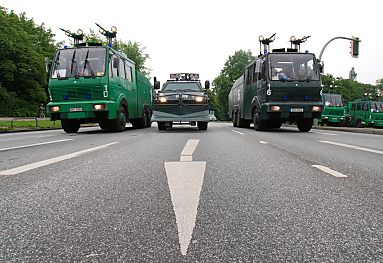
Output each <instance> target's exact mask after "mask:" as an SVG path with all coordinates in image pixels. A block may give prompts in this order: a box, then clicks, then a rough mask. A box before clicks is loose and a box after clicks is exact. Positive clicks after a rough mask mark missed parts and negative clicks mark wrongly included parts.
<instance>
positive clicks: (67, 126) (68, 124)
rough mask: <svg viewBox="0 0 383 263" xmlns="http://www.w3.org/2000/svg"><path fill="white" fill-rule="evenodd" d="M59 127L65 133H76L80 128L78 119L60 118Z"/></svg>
mask: <svg viewBox="0 0 383 263" xmlns="http://www.w3.org/2000/svg"><path fill="white" fill-rule="evenodd" d="M61 127H62V128H63V130H64V131H65V132H66V133H76V132H78V130H79V129H80V120H65V119H64V120H61Z"/></svg>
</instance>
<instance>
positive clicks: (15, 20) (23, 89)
mask: <svg viewBox="0 0 383 263" xmlns="http://www.w3.org/2000/svg"><path fill="white" fill-rule="evenodd" d="M53 37H54V35H53V34H52V32H51V30H50V29H45V26H44V24H42V25H36V24H35V23H34V21H33V19H28V18H27V17H26V15H25V13H23V14H20V15H17V14H15V13H14V12H13V11H10V12H8V10H7V9H5V8H3V7H0V57H1V60H0V86H1V88H0V98H1V101H3V99H4V103H1V105H0V115H15V116H36V114H37V109H38V105H39V104H40V103H45V102H46V101H47V94H46V90H45V89H46V86H47V73H46V71H45V57H49V58H50V57H52V55H53V54H54V52H55V50H56V45H55V42H54V39H53Z"/></svg>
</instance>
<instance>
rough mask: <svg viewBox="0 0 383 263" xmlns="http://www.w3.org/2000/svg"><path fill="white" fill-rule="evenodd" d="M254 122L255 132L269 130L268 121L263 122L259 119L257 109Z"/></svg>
mask: <svg viewBox="0 0 383 263" xmlns="http://www.w3.org/2000/svg"><path fill="white" fill-rule="evenodd" d="M253 122H254V130H256V131H264V130H266V128H267V125H266V121H264V120H261V119H260V118H259V112H258V111H257V109H255V111H254V115H253Z"/></svg>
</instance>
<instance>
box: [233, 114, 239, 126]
mask: <svg viewBox="0 0 383 263" xmlns="http://www.w3.org/2000/svg"><path fill="white" fill-rule="evenodd" d="M232 121H233V127H238V123H237V122H238V113H237V112H234V113H233V117H232Z"/></svg>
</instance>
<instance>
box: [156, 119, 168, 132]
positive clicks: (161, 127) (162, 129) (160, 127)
mask: <svg viewBox="0 0 383 263" xmlns="http://www.w3.org/2000/svg"><path fill="white" fill-rule="evenodd" d="M157 126H158V130H159V131H164V130H166V125H165V122H163V121H159V122H157Z"/></svg>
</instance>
